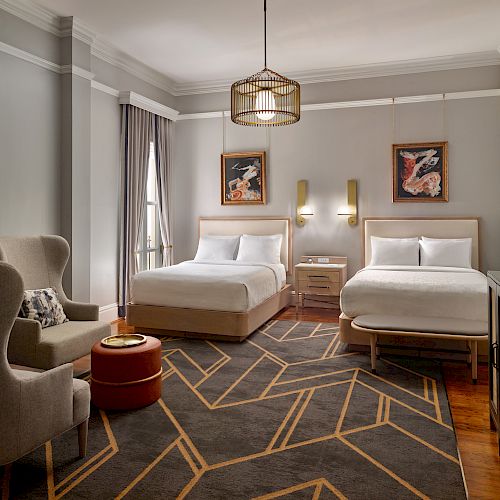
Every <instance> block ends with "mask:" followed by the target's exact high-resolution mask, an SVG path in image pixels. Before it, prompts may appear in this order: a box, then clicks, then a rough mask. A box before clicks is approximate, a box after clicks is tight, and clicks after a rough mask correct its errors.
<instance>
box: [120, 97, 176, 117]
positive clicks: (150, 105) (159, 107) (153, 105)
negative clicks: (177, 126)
mask: <svg viewBox="0 0 500 500" xmlns="http://www.w3.org/2000/svg"><path fill="white" fill-rule="evenodd" d="M118 102H119V103H120V104H132V106H136V107H138V108H141V109H145V110H146V111H150V112H151V113H154V114H155V115H160V116H163V117H164V118H168V119H169V120H173V121H176V120H177V119H178V115H179V111H177V110H175V109H172V108H169V107H168V106H165V105H163V104H160V103H159V102H156V101H153V100H152V99H148V98H147V97H144V96H142V95H140V94H136V93H135V92H131V91H126V92H120V94H119V96H118Z"/></svg>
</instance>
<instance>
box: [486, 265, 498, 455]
mask: <svg viewBox="0 0 500 500" xmlns="http://www.w3.org/2000/svg"><path fill="white" fill-rule="evenodd" d="M488 302H489V305H488V341H489V349H488V353H489V354H488V371H489V394H490V427H491V429H492V430H495V429H496V431H497V437H498V443H499V454H500V420H499V388H500V379H499V375H500V371H499V362H500V359H499V353H498V343H499V338H500V330H499V320H500V271H489V272H488Z"/></svg>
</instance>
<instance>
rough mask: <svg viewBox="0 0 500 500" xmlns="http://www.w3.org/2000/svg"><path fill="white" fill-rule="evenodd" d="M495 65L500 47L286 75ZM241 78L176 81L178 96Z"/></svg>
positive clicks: (346, 75) (309, 79) (315, 77)
mask: <svg viewBox="0 0 500 500" xmlns="http://www.w3.org/2000/svg"><path fill="white" fill-rule="evenodd" d="M496 65H500V48H499V50H498V51H495V50H492V51H487V52H474V53H471V54H456V55H451V56H440V57H428V58H425V59H409V60H406V61H396V62H387V63H377V64H365V65H359V66H346V67H341V68H330V69H323V70H311V71H299V72H297V71H296V72H290V73H286V76H287V78H292V79H293V80H297V81H298V82H299V83H300V84H302V85H306V84H309V83H325V82H337V81H341V80H355V79H358V78H376V77H382V76H394V75H406V74H413V73H426V72H429V71H443V70H450V69H464V68H478V67H481V66H496ZM238 78H241V75H240V77H235V78H233V79H231V80H214V81H205V82H193V83H177V84H176V85H175V91H176V94H175V95H191V94H208V93H213V92H227V91H229V90H230V89H231V84H232V83H233V82H234V81H236V80H237V79H238Z"/></svg>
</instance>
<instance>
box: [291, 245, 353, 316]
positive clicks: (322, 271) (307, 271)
mask: <svg viewBox="0 0 500 500" xmlns="http://www.w3.org/2000/svg"><path fill="white" fill-rule="evenodd" d="M300 260H301V262H300V264H297V265H296V266H295V293H296V294H297V297H296V305H295V307H296V311H297V312H298V310H299V304H300V305H301V307H304V300H305V296H306V295H321V296H328V297H340V290H342V287H343V286H344V285H345V282H346V281H347V257H335V256H317V255H315V256H307V255H306V256H303V257H301V259H300Z"/></svg>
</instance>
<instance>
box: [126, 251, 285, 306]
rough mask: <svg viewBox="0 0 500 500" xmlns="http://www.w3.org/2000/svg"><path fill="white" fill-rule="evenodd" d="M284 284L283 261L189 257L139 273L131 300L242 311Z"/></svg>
mask: <svg viewBox="0 0 500 500" xmlns="http://www.w3.org/2000/svg"><path fill="white" fill-rule="evenodd" d="M285 283H286V272H285V267H284V266H283V264H265V263H259V262H255V263H254V262H239V261H235V260H223V261H194V260H188V261H185V262H181V263H180V264H176V265H175V266H170V267H162V268H159V269H153V270H151V271H143V272H140V273H138V274H136V275H135V276H134V277H133V279H132V290H131V301H132V303H134V304H144V305H152V306H169V307H184V308H194V309H209V310H213V311H231V312H243V311H248V310H249V309H252V308H254V307H255V306H257V305H258V304H260V303H261V302H263V301H264V300H266V299H267V298H269V297H271V295H274V294H275V293H277V292H279V291H280V290H281V288H282V287H283V285H284V284H285Z"/></svg>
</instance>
